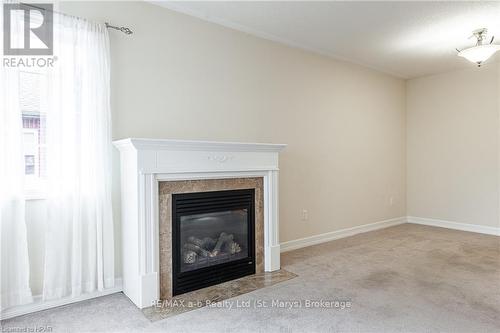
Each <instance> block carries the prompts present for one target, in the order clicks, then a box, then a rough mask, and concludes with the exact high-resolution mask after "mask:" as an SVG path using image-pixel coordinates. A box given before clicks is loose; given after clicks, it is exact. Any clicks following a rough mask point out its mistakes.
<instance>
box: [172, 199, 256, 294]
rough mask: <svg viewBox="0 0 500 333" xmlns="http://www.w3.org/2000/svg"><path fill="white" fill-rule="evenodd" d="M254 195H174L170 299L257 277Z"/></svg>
mask: <svg viewBox="0 0 500 333" xmlns="http://www.w3.org/2000/svg"><path fill="white" fill-rule="evenodd" d="M254 234H255V189H241V190H224V191H211V192H195V193H181V194H173V195H172V293H173V295H178V294H182V293H185V292H188V291H192V290H196V289H200V288H204V287H207V286H211V285H215V284H218V283H221V282H225V281H229V280H232V279H236V278H240V277H242V276H246V275H250V274H254V273H255V262H256V260H255V235H254Z"/></svg>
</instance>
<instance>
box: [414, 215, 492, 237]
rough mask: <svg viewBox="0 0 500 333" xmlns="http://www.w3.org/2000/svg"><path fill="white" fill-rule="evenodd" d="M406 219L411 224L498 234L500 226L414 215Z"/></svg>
mask: <svg viewBox="0 0 500 333" xmlns="http://www.w3.org/2000/svg"><path fill="white" fill-rule="evenodd" d="M407 221H408V223H413V224H421V225H428V226H432V227H440V228H447V229H454V230H461V231H469V232H477V233H480V234H487V235H494V236H500V227H498V228H495V227H488V226H483V225H477V224H468V223H460V222H453V221H446V220H438V219H430V218H427V217H416V216H408V217H407Z"/></svg>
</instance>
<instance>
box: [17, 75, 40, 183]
mask: <svg viewBox="0 0 500 333" xmlns="http://www.w3.org/2000/svg"><path fill="white" fill-rule="evenodd" d="M44 83H45V74H44V73H42V72H38V71H27V70H24V71H22V72H20V78H19V84H20V89H19V91H20V96H19V97H20V98H19V100H20V108H21V113H22V122H23V145H24V163H25V164H24V173H25V175H26V181H27V183H28V184H27V185H28V186H29V187H34V186H36V183H38V182H39V181H40V180H41V179H43V178H44V177H45V174H46V163H45V160H46V159H45V155H46V154H45V153H46V145H45V144H46V132H45V108H44V103H43V99H42V98H41V97H42V96H44V88H43V87H44Z"/></svg>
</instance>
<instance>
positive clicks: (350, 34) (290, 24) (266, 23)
mask: <svg viewBox="0 0 500 333" xmlns="http://www.w3.org/2000/svg"><path fill="white" fill-rule="evenodd" d="M159 4H160V5H161V6H164V7H167V8H169V9H172V10H176V11H179V12H182V13H185V14H188V15H192V16H196V17H199V18H202V19H204V20H207V21H211V22H214V23H217V24H221V25H224V26H227V27H230V28H233V29H236V30H241V31H245V32H247V33H250V34H252V35H256V36H259V37H263V38H266V39H270V40H274V41H278V42H281V43H285V44H288V45H291V46H295V47H299V48H303V49H307V50H311V51H314V52H318V53H321V54H324V55H328V56H331V57H333V58H336V59H342V60H347V61H351V62H354V63H358V64H361V65H364V66H367V67H370V68H374V69H377V70H380V71H383V72H386V73H390V74H393V75H396V76H399V77H403V78H414V77H419V76H424V75H429V74H435V73H440V72H446V71H449V70H453V69H458V68H466V67H470V66H474V65H473V64H471V63H469V62H467V61H466V60H465V59H462V58H459V57H457V55H456V51H455V48H457V47H458V48H463V47H465V46H469V45H472V44H473V43H474V41H473V40H472V39H471V40H468V39H467V38H468V37H469V36H470V35H471V31H472V30H474V29H477V28H483V27H486V28H488V30H489V32H490V34H492V35H496V36H497V37H498V39H497V40H496V43H500V2H483V1H481V2H423V1H414V2H353V1H349V2H329V1H324V2H313V1H300V2H298V1H290V2H283V1H276V2H216V1H199V2H198V1H196V2H190V1H187V2H160V3H159ZM498 59H500V56H499V55H497V56H496V57H495V58H494V59H493V60H492V61H496V60H498Z"/></svg>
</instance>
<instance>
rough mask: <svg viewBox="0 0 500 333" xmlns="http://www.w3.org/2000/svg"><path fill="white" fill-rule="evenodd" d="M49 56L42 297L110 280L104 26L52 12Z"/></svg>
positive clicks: (97, 286)
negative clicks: (52, 61)
mask: <svg viewBox="0 0 500 333" xmlns="http://www.w3.org/2000/svg"><path fill="white" fill-rule="evenodd" d="M54 55H55V56H57V61H56V62H55V66H54V69H52V70H50V71H49V77H48V82H49V84H48V88H49V91H48V105H47V109H48V111H47V162H48V163H47V173H48V186H47V187H48V198H47V210H48V217H47V234H46V251H45V272H44V284H43V296H44V299H45V300H49V299H56V298H60V297H65V296H73V297H75V296H78V295H80V294H83V293H87V292H92V291H96V290H103V289H105V288H109V287H113V286H114V240H113V217H112V206H111V153H112V150H111V149H112V148H111V113H110V100H109V85H110V64H109V62H110V59H109V40H108V32H107V29H106V27H105V26H104V25H101V24H97V23H92V22H89V21H86V20H83V19H79V18H75V17H71V16H65V15H59V14H55V17H54Z"/></svg>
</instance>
